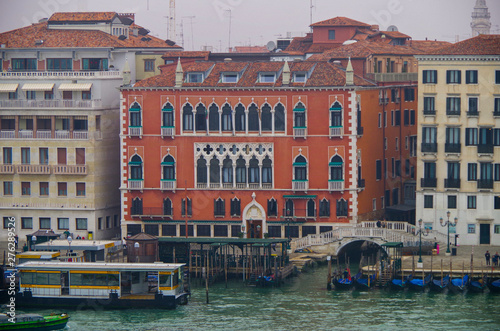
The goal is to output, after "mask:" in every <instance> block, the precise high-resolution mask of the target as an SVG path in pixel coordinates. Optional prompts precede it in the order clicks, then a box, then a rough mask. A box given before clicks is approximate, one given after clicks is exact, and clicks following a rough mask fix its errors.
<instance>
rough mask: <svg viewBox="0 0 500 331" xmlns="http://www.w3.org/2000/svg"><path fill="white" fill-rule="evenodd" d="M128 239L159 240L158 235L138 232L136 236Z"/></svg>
mask: <svg viewBox="0 0 500 331" xmlns="http://www.w3.org/2000/svg"><path fill="white" fill-rule="evenodd" d="M126 240H127V241H158V237H155V236H152V235H150V234H148V233H144V232H141V233H138V234H136V235H135V236H132V237H130V238H126Z"/></svg>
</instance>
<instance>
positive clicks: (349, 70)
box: [345, 57, 354, 86]
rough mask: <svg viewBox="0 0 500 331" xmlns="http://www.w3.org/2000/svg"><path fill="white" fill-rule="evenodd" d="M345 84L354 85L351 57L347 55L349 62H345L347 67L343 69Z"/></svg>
mask: <svg viewBox="0 0 500 331" xmlns="http://www.w3.org/2000/svg"><path fill="white" fill-rule="evenodd" d="M345 85H347V86H351V85H354V69H353V68H352V63H351V58H350V57H349V62H348V63H347V68H346V70H345Z"/></svg>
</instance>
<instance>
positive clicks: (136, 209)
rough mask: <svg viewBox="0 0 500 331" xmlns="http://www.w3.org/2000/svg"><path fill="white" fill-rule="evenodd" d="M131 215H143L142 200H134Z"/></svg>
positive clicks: (137, 198)
mask: <svg viewBox="0 0 500 331" xmlns="http://www.w3.org/2000/svg"><path fill="white" fill-rule="evenodd" d="M130 215H143V213H142V199H140V198H139V197H136V198H134V199H133V200H132V206H131V207H130Z"/></svg>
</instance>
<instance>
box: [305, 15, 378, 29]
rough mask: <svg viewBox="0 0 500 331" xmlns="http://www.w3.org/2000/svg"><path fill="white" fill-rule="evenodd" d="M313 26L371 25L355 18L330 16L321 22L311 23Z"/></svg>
mask: <svg viewBox="0 0 500 331" xmlns="http://www.w3.org/2000/svg"><path fill="white" fill-rule="evenodd" d="M311 26H312V27H316V26H360V27H370V26H371V25H370V24H366V23H363V22H360V21H356V20H353V19H351V18H347V17H341V16H337V17H334V18H330V19H328V20H324V21H321V22H316V23H313V24H311Z"/></svg>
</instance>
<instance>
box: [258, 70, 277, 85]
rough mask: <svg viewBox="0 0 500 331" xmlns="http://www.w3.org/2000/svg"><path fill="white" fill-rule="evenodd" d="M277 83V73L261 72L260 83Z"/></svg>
mask: <svg viewBox="0 0 500 331" xmlns="http://www.w3.org/2000/svg"><path fill="white" fill-rule="evenodd" d="M275 81H276V73H274V72H261V73H260V74H259V83H274V82H275Z"/></svg>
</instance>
